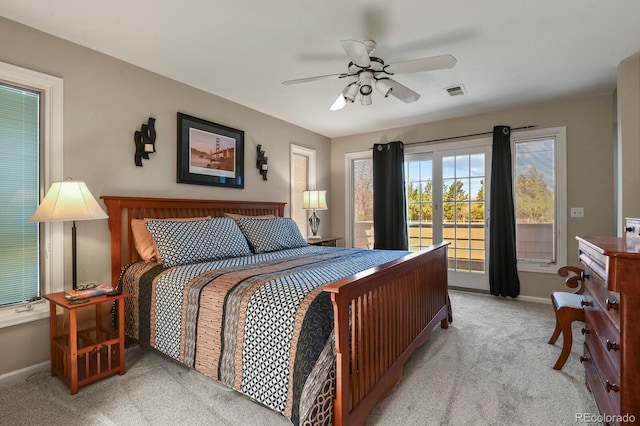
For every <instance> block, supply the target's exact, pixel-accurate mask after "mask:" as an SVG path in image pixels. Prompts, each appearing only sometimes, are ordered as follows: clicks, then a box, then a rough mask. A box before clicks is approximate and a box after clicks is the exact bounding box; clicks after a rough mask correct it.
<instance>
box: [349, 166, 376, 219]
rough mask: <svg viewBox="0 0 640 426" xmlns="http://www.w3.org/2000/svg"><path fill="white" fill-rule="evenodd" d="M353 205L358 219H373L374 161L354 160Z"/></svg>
mask: <svg viewBox="0 0 640 426" xmlns="http://www.w3.org/2000/svg"><path fill="white" fill-rule="evenodd" d="M353 168H354V179H353V207H354V209H355V212H354V213H355V217H356V220H358V221H371V220H373V161H371V160H360V161H354V164H353Z"/></svg>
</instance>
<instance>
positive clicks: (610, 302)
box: [607, 299, 620, 311]
mask: <svg viewBox="0 0 640 426" xmlns="http://www.w3.org/2000/svg"><path fill="white" fill-rule="evenodd" d="M619 307H620V304H619V303H618V301H617V300H613V299H607V311H610V310H611V309H613V310H614V311H617V310H618V308H619Z"/></svg>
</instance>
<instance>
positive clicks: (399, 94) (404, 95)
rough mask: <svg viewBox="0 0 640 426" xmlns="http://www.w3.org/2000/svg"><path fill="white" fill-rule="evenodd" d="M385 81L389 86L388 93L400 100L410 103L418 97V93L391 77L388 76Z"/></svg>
mask: <svg viewBox="0 0 640 426" xmlns="http://www.w3.org/2000/svg"><path fill="white" fill-rule="evenodd" d="M385 82H386V83H387V84H388V85H389V86H391V92H390V93H389V94H390V95H391V96H395V97H396V98H398V99H400V100H401V101H402V102H405V103H408V104H410V103H412V102H415V101H417V100H418V99H420V94H419V93H416V92H414V91H413V90H411V89H409V88H408V87H406V86H403V85H402V84H400V83H398V82H397V81H395V80H393V79H390V78H388V79H386V80H385Z"/></svg>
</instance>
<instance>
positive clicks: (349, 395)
mask: <svg viewBox="0 0 640 426" xmlns="http://www.w3.org/2000/svg"><path fill="white" fill-rule="evenodd" d="M101 198H102V199H103V200H104V202H105V205H106V207H107V214H108V215H109V229H110V231H111V279H112V284H113V285H114V286H115V285H116V284H117V283H118V279H119V277H120V273H121V270H122V267H123V266H125V265H127V264H129V263H131V262H134V261H137V260H138V254H137V252H136V250H135V247H134V244H133V238H132V234H131V227H130V226H129V224H130V222H131V219H142V218H176V217H198V216H213V217H217V216H223V215H224V213H236V214H243V215H253V216H255V215H264V214H273V215H275V216H283V215H284V206H285V204H286V203H278V202H254V201H216V200H190V199H168V198H143V197H117V196H102V197H101ZM447 245H448V243H442V244H439V245H436V246H433V247H432V248H430V249H428V250H424V251H421V252H418V253H412V254H410V255H407V256H404V257H402V258H400V259H397V260H395V261H392V262H389V263H386V264H384V265H381V266H378V267H375V268H371V269H369V270H366V271H364V272H361V273H358V274H356V275H353V276H350V277H347V278H344V279H341V280H338V281H335V282H333V283H330V284H327V285H326V286H325V287H324V289H325V291H327V292H329V293H331V300H332V303H333V310H334V328H335V345H336V355H337V359H336V394H335V399H334V404H333V411H334V419H333V420H334V424H336V425H358V424H364V423H365V421H366V419H367V416H368V414H369V412H370V411H371V409H372V408H373V406H374V405H375V404H376V403H377V402H378V401H380V400H381V399H383V398H384V397H385V396H386V395H387V394H388V393H389V392H391V391H392V390H393V388H394V387H395V385H396V384H397V383H398V382H399V381H400V379H401V377H402V369H403V366H404V363H405V362H406V361H407V360H408V359H409V357H410V356H411V354H412V353H413V352H414V351H415V350H416V349H417V348H418V347H419V346H421V345H422V344H424V343H425V342H426V340H427V338H428V336H429V333H430V331H431V330H432V329H433V328H434V327H435V326H436V325H437V324H438V323H440V326H441V327H442V328H447V327H448V324H449V320H450V317H449V312H450V310H449V297H448V287H447Z"/></svg>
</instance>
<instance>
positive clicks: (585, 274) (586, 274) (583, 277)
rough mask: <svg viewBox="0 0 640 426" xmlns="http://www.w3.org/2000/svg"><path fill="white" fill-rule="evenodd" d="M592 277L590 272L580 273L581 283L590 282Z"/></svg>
mask: <svg viewBox="0 0 640 426" xmlns="http://www.w3.org/2000/svg"><path fill="white" fill-rule="evenodd" d="M590 277H591V275H589V273H588V272H585V271H582V272H580V281H584V280H588V279H589V278H590Z"/></svg>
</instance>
